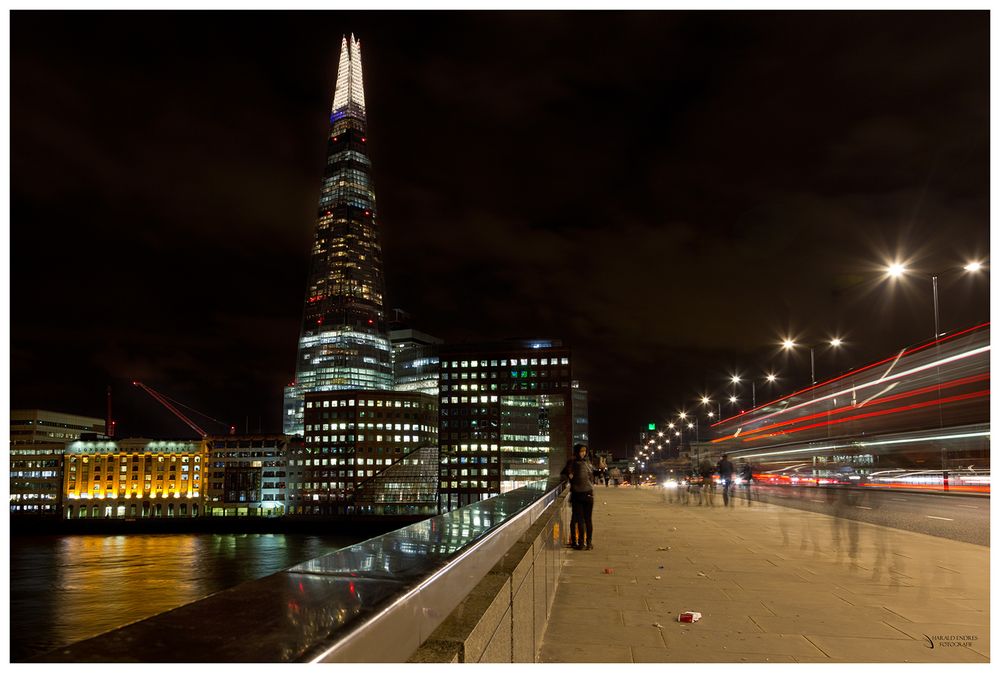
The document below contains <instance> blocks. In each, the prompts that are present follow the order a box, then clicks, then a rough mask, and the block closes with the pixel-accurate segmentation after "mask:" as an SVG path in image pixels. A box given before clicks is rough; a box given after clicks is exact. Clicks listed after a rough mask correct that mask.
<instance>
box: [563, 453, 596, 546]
mask: <svg viewBox="0 0 1000 673" xmlns="http://www.w3.org/2000/svg"><path fill="white" fill-rule="evenodd" d="M562 476H563V477H565V478H566V479H567V480H568V481H569V487H570V491H569V502H570V505H571V506H572V508H573V515H572V518H571V519H570V524H569V536H570V542H572V544H573V549H588V550H589V549H593V548H594V520H593V515H594V466H593V465H592V464H591V463H590V461H589V460H587V445H586V444H576V445H574V446H573V460H571V461H569V462H568V463H566V467H564V468H563V469H562Z"/></svg>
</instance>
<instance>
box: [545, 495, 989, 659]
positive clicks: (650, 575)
mask: <svg viewBox="0 0 1000 673" xmlns="http://www.w3.org/2000/svg"><path fill="white" fill-rule="evenodd" d="M596 496H597V497H596V500H597V505H596V506H595V508H594V526H595V540H596V541H597V542H598V544H597V546H596V547H595V549H594V550H592V551H570V552H569V555H568V558H567V561H566V563H565V565H564V566H563V568H562V573H561V575H560V578H559V582H558V584H557V589H556V595H555V599H554V603H553V608H552V616H551V617H550V620H549V623H548V625H547V627H546V630H545V633H544V636H543V639H542V643H541V647H540V648H539V650H538V653H537V661H539V662H547V663H549V662H551V663H559V662H563V663H587V662H592V663H659V662H676V663H686V662H687V663H728V662H731V663H744V662H746V663H795V662H799V663H862V662H887V663H888V662H898V663H905V662H926V663H973V662H978V663H986V662H988V661H989V599H988V596H989V548H988V547H981V546H977V545H972V544H968V543H963V542H956V541H952V540H946V539H943V538H935V537H932V536H928V535H923V534H919V533H912V532H909V531H901V530H897V529H891V528H885V527H881V526H876V525H873V524H867V523H861V522H854V523H846V522H843V521H834V520H833V518H832V517H830V516H827V515H824V514H819V513H816V512H809V511H806V510H799V509H794V508H786V507H781V506H779V505H773V504H769V503H759V502H755V503H754V505H753V506H752V507H744V506H738V507H728V508H723V507H722V506H721V505H719V506H716V507H704V506H696V505H684V504H680V503H669V502H667V501H666V499H665V498H664V495H663V491H662V490H660V489H658V488H649V489H647V488H643V489H626V488H617V489H615V488H611V489H606V490H604V489H598V491H597V493H596ZM668 548H669V549H668ZM605 568H611V569H613V573H612V574H605V573H604V569H605ZM657 577H659V579H656V578H657ZM685 610H692V611H698V612H701V613H702V619H701V620H700V621H698V622H696V623H692V624H687V623H680V622H678V621H677V615H678V613H680V612H683V611H685ZM593 634H601V635H600V637H599V638H594V637H593ZM932 642H933V645H934V647H931V646H930V645H931V643H932Z"/></svg>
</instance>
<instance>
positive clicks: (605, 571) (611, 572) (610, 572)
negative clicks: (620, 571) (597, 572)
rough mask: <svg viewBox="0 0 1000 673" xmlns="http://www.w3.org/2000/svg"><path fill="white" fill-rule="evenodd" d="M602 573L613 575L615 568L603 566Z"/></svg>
mask: <svg viewBox="0 0 1000 673" xmlns="http://www.w3.org/2000/svg"><path fill="white" fill-rule="evenodd" d="M604 574H605V575H614V574H615V569H614V568H605V569H604Z"/></svg>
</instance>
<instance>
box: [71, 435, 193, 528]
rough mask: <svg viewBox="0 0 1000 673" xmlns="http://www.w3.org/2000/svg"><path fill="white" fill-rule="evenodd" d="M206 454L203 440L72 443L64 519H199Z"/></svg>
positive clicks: (129, 440)
mask: <svg viewBox="0 0 1000 673" xmlns="http://www.w3.org/2000/svg"><path fill="white" fill-rule="evenodd" d="M207 455H208V448H207V444H206V442H204V441H201V440H179V441H155V440H149V439H125V440H120V441H112V440H105V441H76V442H72V443H70V444H69V445H68V446H67V447H66V455H65V462H64V470H63V516H64V517H65V518H67V519H84V518H102V519H142V518H171V517H183V518H189V517H196V516H198V515H199V514H200V513H201V512H202V510H203V509H204V507H203V498H204V496H203V494H204V491H205V488H204V486H203V483H204V480H205V479H206V476H205V465H206V460H207Z"/></svg>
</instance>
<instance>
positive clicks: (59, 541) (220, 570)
mask: <svg viewBox="0 0 1000 673" xmlns="http://www.w3.org/2000/svg"><path fill="white" fill-rule="evenodd" d="M360 539H361V538H347V537H333V536H322V537H321V536H310V535H285V534H265V533H247V534H218V535H213V534H178V535H107V536H100V535H65V536H47V537H12V538H11V540H10V542H11V551H10V615H11V626H10V650H11V661H20V660H23V659H25V658H27V657H30V656H33V655H36V654H40V653H42V652H47V651H49V650H52V649H54V648H57V647H62V646H65V645H68V644H70V643H73V642H76V641H78V640H82V639H84V638H89V637H91V636H96V635H98V634H100V633H103V632H105V631H109V630H111V629H114V628H117V627H119V626H123V625H125V624H128V623H131V622H134V621H138V620H140V619H145V618H146V617H151V616H153V615H155V614H159V613H161V612H164V611H166V610H171V609H173V608H176V607H179V606H181V605H184V604H186V603H190V602H192V601H195V600H197V599H199V598H204V597H205V596H208V595H210V594H213V593H216V592H217V591H221V590H223V589H228V588H229V587H232V586H235V585H237V584H240V583H241V582H246V581H248V580H253V579H257V578H260V577H264V576H265V575H270V574H271V573H275V572H277V571H279V570H282V569H284V568H288V567H289V566H293V565H295V564H297V563H301V562H302V561H306V560H308V559H312V558H316V557H317V556H322V555H323V554H326V553H328V552H331V551H334V550H336V549H340V548H342V547H345V546H348V545H351V544H354V543H356V542H359V541H360Z"/></svg>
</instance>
